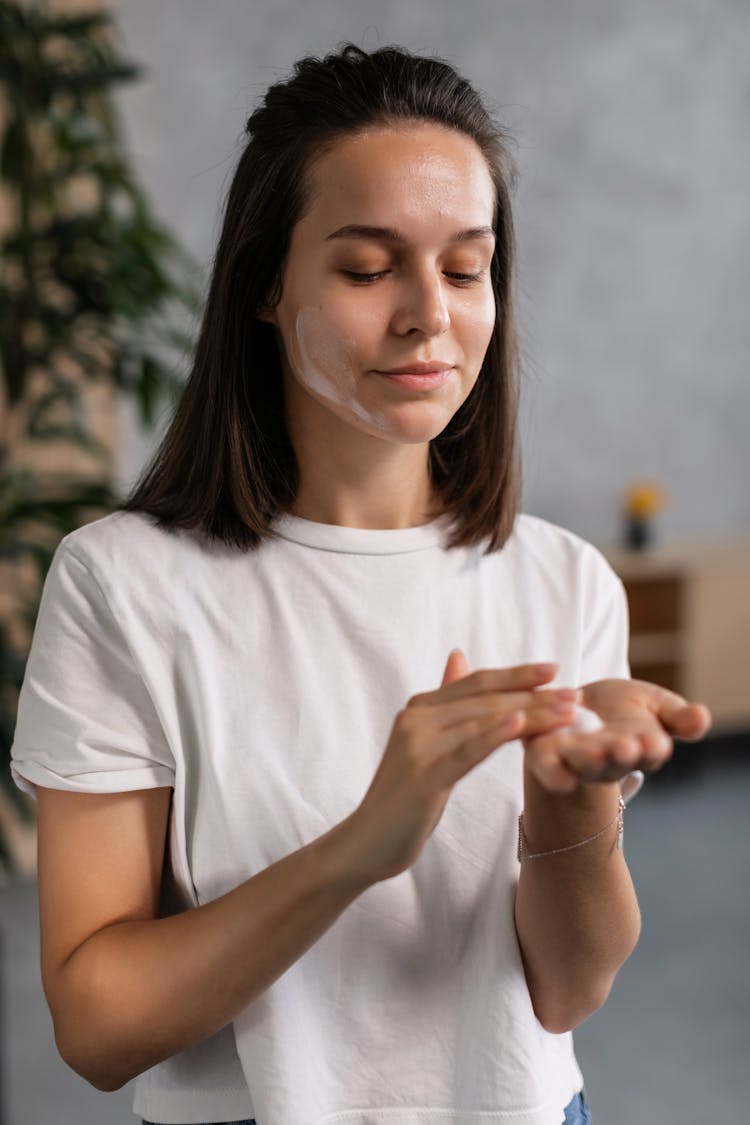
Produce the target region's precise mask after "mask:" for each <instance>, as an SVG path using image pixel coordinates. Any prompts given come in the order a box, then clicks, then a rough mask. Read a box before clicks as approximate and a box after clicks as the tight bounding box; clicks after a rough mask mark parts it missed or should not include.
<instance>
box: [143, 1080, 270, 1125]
mask: <svg viewBox="0 0 750 1125" xmlns="http://www.w3.org/2000/svg"><path fill="white" fill-rule="evenodd" d="M133 1113H134V1114H135V1115H136V1117H141V1118H145V1120H146V1121H155V1122H158V1123H159V1125H194V1123H195V1122H196V1121H211V1122H214V1121H240V1120H244V1119H245V1118H254V1116H255V1114H254V1110H253V1107H252V1104H251V1103H250V1102H249V1101H248V1093H247V1090H241V1089H231V1088H229V1087H218V1088H217V1087H214V1088H212V1089H211V1090H188V1089H184V1088H182V1089H180V1090H179V1091H176V1090H173V1091H165V1090H141V1089H139V1088H138V1087H136V1090H135V1094H134V1096H133Z"/></svg>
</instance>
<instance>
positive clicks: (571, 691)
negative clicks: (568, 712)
mask: <svg viewBox="0 0 750 1125" xmlns="http://www.w3.org/2000/svg"><path fill="white" fill-rule="evenodd" d="M582 695H583V692H582V691H581V689H580V688H573V687H566V688H560V689H559V690H558V692H557V698H558V699H570V700H571V701H572V702H573V703H577V702H578V700H579V699H580V698H581V697H582Z"/></svg>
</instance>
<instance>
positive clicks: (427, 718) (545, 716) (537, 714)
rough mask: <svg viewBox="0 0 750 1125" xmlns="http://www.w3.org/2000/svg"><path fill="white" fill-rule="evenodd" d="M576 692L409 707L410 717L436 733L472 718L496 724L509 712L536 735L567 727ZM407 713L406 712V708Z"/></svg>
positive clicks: (495, 696)
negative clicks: (523, 714) (521, 714)
mask: <svg viewBox="0 0 750 1125" xmlns="http://www.w3.org/2000/svg"><path fill="white" fill-rule="evenodd" d="M575 691H576V689H571V688H564V689H561V690H560V692H501V693H495V694H486V695H472V696H469V697H467V698H465V699H456V700H453V702H450V703H436V704H433V705H432V706H431V707H429V708H427V707H425V706H422V707H421V708H420V707H412V708H411V714H413V715H415V716H416V720H415V721H418V722H419V723H420V724H422V723H427V724H429V725H430V726H432V727H434V728H436V729H445V728H450V727H452V726H456V725H457V724H459V723H462V722H464V721H465V720H467V719H472V718H475V719H477V720H478V721H480V722H482V721H484V720H485V719H488V720H489V721H492V720H495V721H497V722H500V721H501V720H502V719H503V717H504V716H507V715H510V714H511V713H512V712H513V711H525V712H526V715H527V720H528V721H527V726H526V728H525V729H526V731H527V732H528V733H529V734H539V733H541V732H542V731H544V730H551V729H553V728H554V727H556V726H559V725H561V724H564V723H566V722H567V723H570V722H571V721H572V719H573V717H574V714H575V698H573V699H567V698H565V697H566V696H567V695H573V696H575ZM407 710H408V708H407Z"/></svg>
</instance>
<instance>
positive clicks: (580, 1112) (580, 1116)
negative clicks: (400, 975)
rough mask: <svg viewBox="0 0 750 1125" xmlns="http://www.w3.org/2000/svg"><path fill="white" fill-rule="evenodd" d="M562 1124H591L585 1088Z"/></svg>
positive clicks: (148, 1124)
mask: <svg viewBox="0 0 750 1125" xmlns="http://www.w3.org/2000/svg"><path fill="white" fill-rule="evenodd" d="M141 1125H155V1122H153V1121H145V1120H144V1119H143V1118H141ZM206 1125H208V1123H206ZM214 1125H255V1121H254V1120H252V1119H250V1118H247V1117H246V1118H245V1120H244V1121H222V1122H214ZM560 1125H591V1112H590V1111H589V1104H588V1102H587V1101H586V1094H585V1093H584V1091H583V1090H581V1092H580V1094H576V1096H575V1097H574V1098H573V1100H572V1101H571V1102H569V1103H568V1105H567V1106H566V1107H565V1119H564V1121H562V1122H561V1123H560Z"/></svg>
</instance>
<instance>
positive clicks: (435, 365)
mask: <svg viewBox="0 0 750 1125" xmlns="http://www.w3.org/2000/svg"><path fill="white" fill-rule="evenodd" d="M452 367H453V364H452V363H440V362H439V361H438V360H436V359H433V360H427V361H424V362H422V363H409V364H407V365H406V366H405V367H390V368H388V369H387V370H385V369H383V370H380V371H379V372H378V374H379V375H434V374H436V373H437V372H442V371H450V370H451V368H452Z"/></svg>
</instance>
